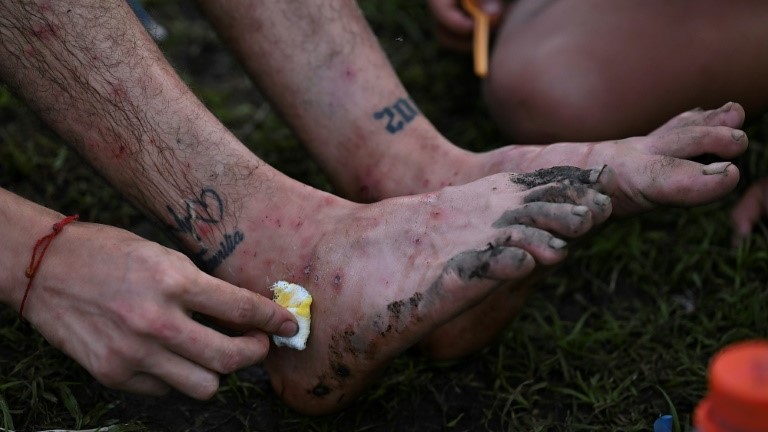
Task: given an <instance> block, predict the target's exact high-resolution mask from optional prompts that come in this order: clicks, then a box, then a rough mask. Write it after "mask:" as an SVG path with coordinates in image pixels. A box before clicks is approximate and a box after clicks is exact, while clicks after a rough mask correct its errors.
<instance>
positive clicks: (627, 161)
mask: <svg viewBox="0 0 768 432" xmlns="http://www.w3.org/2000/svg"><path fill="white" fill-rule="evenodd" d="M743 121H744V110H743V108H742V107H741V106H740V105H739V104H737V103H732V102H731V103H728V104H726V105H724V106H723V107H721V108H719V109H717V110H711V111H701V110H693V111H688V112H685V113H683V114H680V115H678V116H676V117H674V118H673V119H672V120H670V121H669V122H667V123H666V124H665V125H663V126H662V127H660V128H659V129H657V130H656V131H654V132H653V133H652V134H650V135H648V136H645V137H634V138H628V139H624V140H619V141H604V142H596V143H559V144H550V145H512V146H507V147H503V148H500V149H497V150H493V151H490V152H487V153H480V154H477V153H469V152H456V151H450V152H449V151H443V150H440V151H439V152H440V156H439V157H436V156H435V155H433V154H431V153H429V152H438V150H437V149H443V148H444V147H445V146H450V144H449V143H447V142H443V143H432V144H433V145H430V146H427V145H424V146H420V147H419V146H415V147H414V151H413V152H412V153H411V154H409V156H408V157H409V161H408V162H407V163H403V164H400V165H401V166H402V167H403V170H405V171H404V172H398V171H397V170H395V169H393V168H392V165H394V164H392V163H382V164H381V166H386V167H388V168H387V172H386V173H378V174H377V173H376V172H370V173H366V176H364V177H365V178H366V179H368V182H369V183H370V184H366V185H362V186H360V185H358V186H347V187H346V188H345V189H346V190H356V189H361V190H365V191H366V192H368V193H371V192H372V193H373V194H374V197H376V198H379V199H382V198H388V197H392V196H400V195H408V194H413V193H422V192H427V191H431V190H436V189H439V188H441V187H445V186H447V185H457V184H464V183H467V182H470V181H473V180H475V179H478V178H482V177H484V176H487V175H491V174H495V173H498V172H530V171H533V170H536V169H541V168H546V167H550V166H558V165H572V166H578V167H581V168H587V167H593V166H600V165H603V164H605V165H608V166H610V167H611V168H613V169H614V170H615V171H616V178H617V182H618V189H617V191H616V193H615V195H613V196H612V198H613V207H614V210H613V214H614V215H616V216H628V215H633V214H637V213H640V212H643V211H647V210H650V209H652V208H655V207H656V206H659V205H672V206H693V205H701V204H706V203H709V202H712V201H715V200H717V199H719V198H721V197H723V196H724V195H725V194H727V193H728V192H730V191H731V190H733V188H734V187H736V184H737V183H738V180H739V171H738V169H737V168H736V167H735V166H734V165H732V164H728V163H727V162H722V163H715V164H712V165H709V166H705V165H703V164H701V163H697V162H694V161H692V160H690V159H692V158H696V157H698V156H702V155H714V156H717V157H721V158H724V159H730V158H734V157H736V156H738V155H739V154H741V153H743V152H744V151H745V150H746V148H747V137H746V135H745V134H744V133H743V132H742V131H740V130H738V129H735V128H738V127H740V126H741V124H742V122H743ZM423 149H424V150H423ZM422 150H423V151H422ZM425 152H426V153H425ZM419 161H421V162H419ZM416 166H418V167H416ZM374 168H375V167H374ZM373 185H375V190H374V188H373Z"/></svg>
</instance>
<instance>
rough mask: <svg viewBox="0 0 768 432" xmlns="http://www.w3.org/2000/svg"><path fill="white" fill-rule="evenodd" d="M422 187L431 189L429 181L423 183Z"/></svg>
mask: <svg viewBox="0 0 768 432" xmlns="http://www.w3.org/2000/svg"><path fill="white" fill-rule="evenodd" d="M421 186H422V187H425V188H428V187H429V179H424V180H422V181H421Z"/></svg>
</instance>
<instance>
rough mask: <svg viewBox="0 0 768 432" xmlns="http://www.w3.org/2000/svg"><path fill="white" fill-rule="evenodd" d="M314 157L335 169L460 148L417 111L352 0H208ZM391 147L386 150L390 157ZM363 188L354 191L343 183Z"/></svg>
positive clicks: (349, 171) (381, 165)
mask: <svg viewBox="0 0 768 432" xmlns="http://www.w3.org/2000/svg"><path fill="white" fill-rule="evenodd" d="M200 3H201V5H202V7H203V9H204V10H205V12H206V13H207V15H208V16H209V17H210V19H211V21H212V22H213V23H214V25H215V26H216V27H217V29H218V30H219V32H220V33H221V34H222V36H223V37H224V38H225V39H226V40H227V41H228V42H229V45H230V46H231V47H232V48H233V49H234V51H235V53H236V54H237V56H238V57H239V58H240V61H241V62H242V63H243V64H244V66H245V68H246V69H247V70H248V72H249V73H250V74H251V76H252V77H254V79H255V80H256V81H257V84H259V87H260V88H261V89H262V90H263V91H264V92H265V93H266V95H267V96H268V97H269V99H270V100H271V101H272V102H273V103H274V105H275V106H276V107H277V109H278V110H279V111H280V112H281V113H282V114H283V116H284V117H285V119H286V121H287V122H288V123H289V124H290V125H291V127H292V128H293V129H294V131H296V133H297V134H298V135H299V137H300V139H301V140H302V141H303V142H304V143H305V144H306V145H307V146H308V147H309V149H310V151H311V152H312V153H313V155H314V156H315V158H316V159H317V160H318V161H319V162H320V163H321V165H322V166H323V167H324V168H325V169H326V172H331V173H333V174H334V175H335V176H344V175H364V174H363V173H359V171H364V169H365V167H367V166H370V167H374V166H375V169H377V170H382V171H386V170H387V166H386V165H388V164H408V163H409V157H410V156H411V155H413V153H414V151H416V150H422V149H416V148H414V147H415V146H419V147H430V146H432V147H434V149H433V150H434V152H435V153H436V154H435V155H434V157H446V156H447V155H445V154H443V153H447V152H459V150H458V149H455V148H454V147H453V146H450V147H448V146H442V147H440V148H438V146H436V145H434V144H435V143H436V141H439V140H441V139H442V137H441V136H440V134H439V133H438V132H437V130H436V129H435V128H434V127H433V125H432V124H431V123H430V122H429V121H428V120H427V119H426V118H425V117H424V116H423V115H422V114H421V113H420V112H419V111H418V108H417V107H416V104H415V102H414V101H413V100H412V99H411V98H410V97H409V96H408V93H407V91H406V90H405V88H404V87H403V85H402V84H401V82H400V80H399V79H398V77H397V75H396V74H395V72H394V70H393V69H392V66H391V65H390V63H389V61H388V59H387V58H386V56H385V54H384V52H383V51H382V49H381V48H380V46H379V44H378V41H377V40H376V37H375V36H374V35H373V33H372V32H371V30H370V28H369V26H368V24H367V23H366V21H365V18H364V17H363V16H362V14H361V12H360V10H359V8H358V6H357V4H356V2H355V1H354V0H329V1H323V2H317V3H313V4H312V5H311V7H309V5H308V4H307V3H306V2H300V1H274V2H261V3H259V4H258V5H256V4H255V3H253V2H251V1H248V0H234V1H217V0H201V1H200ZM385 155H386V157H384V156H385ZM345 192H356V191H345Z"/></svg>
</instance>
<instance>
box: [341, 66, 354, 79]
mask: <svg viewBox="0 0 768 432" xmlns="http://www.w3.org/2000/svg"><path fill="white" fill-rule="evenodd" d="M355 75H357V74H356V73H355V70H354V69H352V68H351V67H348V68H346V69H345V70H344V78H346V79H347V80H348V81H352V80H354V79H355Z"/></svg>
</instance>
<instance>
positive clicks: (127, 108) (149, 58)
mask: <svg viewBox="0 0 768 432" xmlns="http://www.w3.org/2000/svg"><path fill="white" fill-rule="evenodd" d="M0 74H2V78H3V79H4V80H5V81H6V82H8V83H10V85H11V86H12V87H13V88H14V89H15V90H16V91H17V92H18V93H20V94H21V95H22V96H23V97H24V98H25V99H26V100H27V101H28V102H29V103H30V104H31V105H32V106H33V107H34V108H36V110H37V111H38V112H39V113H40V114H41V116H42V117H43V118H44V119H45V120H46V121H47V122H48V123H49V124H50V125H51V126H52V127H53V128H54V129H56V130H57V131H58V132H59V133H60V134H61V135H62V136H63V137H64V138H65V139H66V140H68V141H69V142H70V143H72V144H73V146H74V147H75V148H76V149H77V150H78V151H80V152H81V153H82V154H83V155H84V156H85V157H86V158H87V159H88V160H89V161H90V162H91V163H92V164H93V165H94V166H95V167H96V168H97V169H98V170H99V171H100V172H101V173H102V174H103V175H104V176H105V177H106V178H107V179H108V180H109V181H110V182H111V183H112V184H113V185H115V186H116V187H117V188H118V189H120V190H121V191H122V192H123V193H125V194H126V195H127V196H128V197H130V198H131V200H132V201H133V202H134V203H136V204H137V205H138V206H139V207H140V208H142V209H143V210H144V211H145V212H146V213H148V214H150V215H153V216H154V217H155V218H157V219H158V220H159V221H161V223H163V224H164V225H166V226H168V227H170V228H172V229H173V230H174V232H175V233H176V234H178V237H179V238H180V239H181V240H182V242H183V243H184V244H185V245H186V246H187V247H189V249H190V250H191V251H192V253H193V254H195V255H197V258H199V260H200V261H201V262H203V263H204V264H207V265H208V266H209V268H210V267H216V266H217V265H218V264H219V263H220V261H221V260H220V259H218V258H216V254H217V252H218V249H219V248H220V245H221V244H222V243H221V242H222V241H224V242H225V243H226V239H227V238H230V239H233V238H235V237H233V236H236V235H237V232H238V227H237V216H238V215H237V210H238V209H239V208H240V207H241V206H240V204H239V203H240V201H241V199H242V197H243V195H244V194H246V193H249V192H247V191H246V190H244V189H247V188H248V186H254V185H257V184H258V185H259V187H262V188H267V189H268V188H269V184H270V179H271V177H273V173H272V172H271V171H270V170H269V169H267V168H268V167H265V166H263V165H262V163H261V161H259V160H258V159H257V158H256V157H255V156H253V154H252V153H250V152H249V151H248V150H247V149H246V148H245V147H243V146H242V145H240V144H239V143H238V142H237V140H236V139H235V138H234V137H233V136H232V135H231V134H230V133H229V132H228V131H227V130H226V129H225V128H224V127H223V126H222V125H221V124H220V123H218V122H217V121H216V119H215V118H213V117H212V115H211V114H210V113H209V112H208V111H207V110H206V109H205V107H204V106H203V105H202V104H201V103H200V102H199V101H198V100H197V99H196V98H195V97H194V95H192V93H191V92H190V91H189V90H188V89H187V88H186V86H185V85H184V84H183V83H182V82H181V80H180V79H179V78H178V76H177V75H176V74H175V73H174V71H173V69H172V68H171V66H170V65H169V64H168V63H167V62H166V61H165V60H164V58H163V57H162V54H161V53H160V52H159V50H158V49H157V47H156V46H155V45H154V43H153V42H152V41H151V40H150V39H149V37H148V36H147V35H146V33H145V32H144V31H143V30H142V29H141V27H140V24H139V23H138V21H137V20H136V19H135V17H134V16H133V14H132V13H131V11H130V10H129V9H128V7H127V6H126V4H125V2H124V1H119V0H115V1H97V0H81V1H76V2H34V1H22V2H3V3H2V4H0ZM235 184H237V187H234V186H233V185H235ZM202 228H205V230H203V229H202ZM203 231H205V232H203ZM225 249H226V248H225ZM218 256H219V258H221V254H219V255H218Z"/></svg>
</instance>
